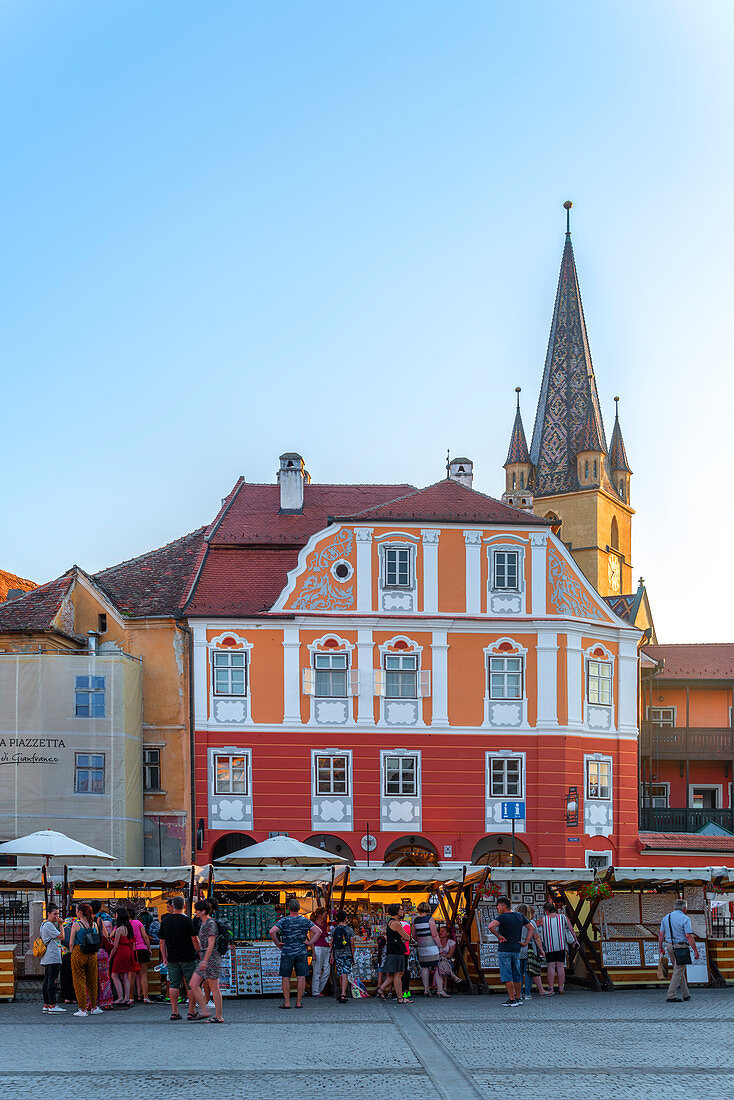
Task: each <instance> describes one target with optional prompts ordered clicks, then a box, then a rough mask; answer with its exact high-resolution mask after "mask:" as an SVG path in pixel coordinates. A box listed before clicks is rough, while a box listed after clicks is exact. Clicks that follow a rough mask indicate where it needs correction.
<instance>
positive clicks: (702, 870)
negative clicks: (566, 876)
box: [612, 867, 729, 886]
mask: <svg viewBox="0 0 734 1100" xmlns="http://www.w3.org/2000/svg"><path fill="white" fill-rule="evenodd" d="M728 876H729V869H728V868H727V867H615V868H614V871H613V878H612V882H613V884H614V885H615V886H623V885H628V886H631V885H633V884H635V883H645V882H670V883H674V882H711V880H712V879H714V878H719V877H724V878H728Z"/></svg>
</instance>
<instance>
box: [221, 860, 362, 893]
mask: <svg viewBox="0 0 734 1100" xmlns="http://www.w3.org/2000/svg"><path fill="white" fill-rule="evenodd" d="M210 870H211V876H212V877H211V881H212V882H220V883H229V884H230V885H232V886H272V887H273V888H277V887H280V886H284V887H285V886H305V885H307V884H309V883H315V882H331V877H332V874H333V875H334V878H335V881H338V880H339V879H340V878H341V877H342V875H343V874H344V868H343V867H336V868H335V867H326V866H324V865H322V866H321V867H217V866H216V864H214V865H213V866H212V867H211V869H210V868H208V867H204V868H203V870H201V871H200V872H199V882H201V883H205V882H207V881H208V879H209V872H210Z"/></svg>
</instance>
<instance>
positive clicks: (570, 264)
mask: <svg viewBox="0 0 734 1100" xmlns="http://www.w3.org/2000/svg"><path fill="white" fill-rule="evenodd" d="M571 206H572V203H571V202H570V201H569V202H566V203H564V208H565V210H566V239H565V242H564V246H563V257H562V259H561V271H560V275H559V277H558V289H557V291H556V301H555V305H554V308H553V320H552V323H551V331H550V338H549V340H548V351H547V354H546V358H545V369H544V371H543V382H542V385H541V390H540V399H539V401H538V411H537V413H536V416H535V426H534V428H533V438H532V443H531V446H530V461H531V462H532V464H533V466H534V468H535V480H534V486H533V488H534V493H535V496H536V497H538V496H554V495H556V494H558V493H568V492H573V491H574V490H576V489H578V487H579V483H578V477H577V465H576V456H577V454H578V451H579V444H580V442H581V439H582V436H583V435H585V434H586V429H587V426H588V425H589V421H591V428H590V431H591V434H592V435H593V436H594V437H596V442H597V444H598V445H599V450H600V451H601V452H602V453H604V454H606V450H607V445H606V437H605V434H604V422H603V420H602V415H601V409H600V407H599V395H598V394H597V390H596V379H595V378H594V367H593V365H592V362H591V352H590V351H589V341H588V337H587V334H586V322H585V320H584V311H583V307H582V305H581V291H580V289H579V281H578V275H577V273H576V262H575V260H574V255H573V245H572V244H571V219H570V215H571Z"/></svg>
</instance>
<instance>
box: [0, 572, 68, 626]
mask: <svg viewBox="0 0 734 1100" xmlns="http://www.w3.org/2000/svg"><path fill="white" fill-rule="evenodd" d="M73 579H74V570H73V569H70V570H69V572H68V573H64V574H63V576H61V577H57V578H56V580H53V581H49V582H48V584H42V585H40V587H38V588H33V589H31V591H30V592H27V593H26V594H25V595H24V596H18V597H17V598H16V599H14V600H11V601H10V603H4V604H0V631H5V632H6V633H13V632H15V631H21V632H24V633H25V632H27V631H36V630H51V629H52V624H53V620H54V619H55V617H56V615H58V613H59V610H60V608H61V605H62V603H63V602H64V597H65V596H66V594H67V592H68V591H69V588H70V587H71V583H72V581H73Z"/></svg>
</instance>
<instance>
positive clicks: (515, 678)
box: [489, 657, 522, 699]
mask: <svg viewBox="0 0 734 1100" xmlns="http://www.w3.org/2000/svg"><path fill="white" fill-rule="evenodd" d="M489 697H490V699H522V657H490V658H489Z"/></svg>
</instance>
